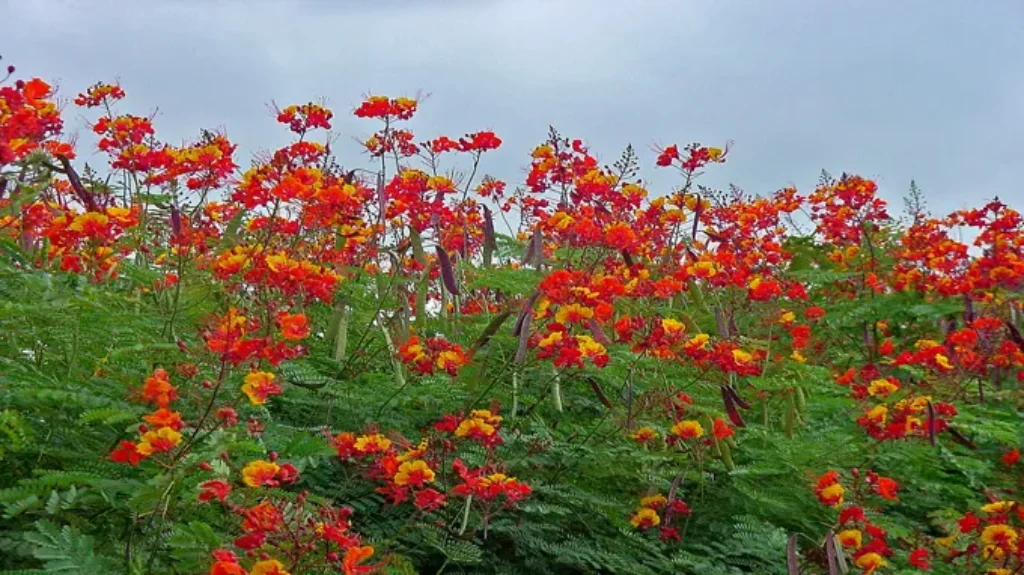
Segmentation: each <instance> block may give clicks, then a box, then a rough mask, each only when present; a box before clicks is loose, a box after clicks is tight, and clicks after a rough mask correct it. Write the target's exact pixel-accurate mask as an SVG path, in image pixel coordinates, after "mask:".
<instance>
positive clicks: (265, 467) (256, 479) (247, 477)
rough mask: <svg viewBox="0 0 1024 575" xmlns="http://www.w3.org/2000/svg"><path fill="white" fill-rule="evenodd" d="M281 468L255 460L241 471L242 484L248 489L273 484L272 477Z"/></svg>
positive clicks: (267, 462)
mask: <svg viewBox="0 0 1024 575" xmlns="http://www.w3.org/2000/svg"><path fill="white" fill-rule="evenodd" d="M280 469H281V467H280V466H279V465H278V464H276V463H273V462H270V461H263V460H256V461H251V462H249V464H248V465H246V466H245V467H244V468H243V469H242V482H243V483H245V484H246V485H248V486H249V487H262V486H264V485H268V484H272V483H274V476H275V475H277V472H278V471H279V470H280Z"/></svg>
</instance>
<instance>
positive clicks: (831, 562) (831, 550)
mask: <svg viewBox="0 0 1024 575" xmlns="http://www.w3.org/2000/svg"><path fill="white" fill-rule="evenodd" d="M825 557H826V558H827V559H828V575H839V573H840V571H839V561H840V558H839V554H838V553H837V552H836V534H835V533H833V532H832V530H831V529H829V530H828V533H826V534H825Z"/></svg>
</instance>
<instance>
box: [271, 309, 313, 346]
mask: <svg viewBox="0 0 1024 575" xmlns="http://www.w3.org/2000/svg"><path fill="white" fill-rule="evenodd" d="M277 324H278V326H279V327H280V328H281V337H283V338H285V339H291V340H299V339H305V338H307V337H309V320H308V319H307V318H306V315H305V314H301V313H296V314H290V313H281V314H278V316H277Z"/></svg>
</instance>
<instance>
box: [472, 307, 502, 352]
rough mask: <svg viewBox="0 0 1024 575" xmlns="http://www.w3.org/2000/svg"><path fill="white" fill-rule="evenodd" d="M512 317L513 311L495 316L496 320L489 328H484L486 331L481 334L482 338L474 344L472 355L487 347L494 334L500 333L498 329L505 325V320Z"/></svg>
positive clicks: (491, 322)
mask: <svg viewBox="0 0 1024 575" xmlns="http://www.w3.org/2000/svg"><path fill="white" fill-rule="evenodd" d="M511 316H512V312H511V311H503V312H501V313H500V314H498V315H496V316H494V319H492V320H491V321H490V323H488V324H487V327H485V328H484V331H482V332H481V333H480V337H478V338H476V341H474V342H473V345H472V346H471V347H470V350H471V353H473V352H476V350H478V349H480V348H481V347H483V346H485V345H487V342H489V341H491V338H492V337H493V336H494V334H496V333H498V328H500V327H501V325H502V324H503V323H505V320H507V319H508V318H509V317H511Z"/></svg>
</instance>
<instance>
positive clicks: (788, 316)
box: [779, 311, 796, 323]
mask: <svg viewBox="0 0 1024 575" xmlns="http://www.w3.org/2000/svg"><path fill="white" fill-rule="evenodd" d="M794 321H796V314H795V313H793V312H791V311H787V312H786V313H784V314H782V316H781V317H779V323H793V322H794Z"/></svg>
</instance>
